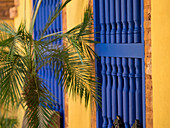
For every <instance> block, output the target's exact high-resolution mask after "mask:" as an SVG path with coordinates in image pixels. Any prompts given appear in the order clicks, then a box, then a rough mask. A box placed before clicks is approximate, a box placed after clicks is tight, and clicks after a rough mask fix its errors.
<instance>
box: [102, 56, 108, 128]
mask: <svg viewBox="0 0 170 128" xmlns="http://www.w3.org/2000/svg"><path fill="white" fill-rule="evenodd" d="M101 64H102V117H103V124H102V128H107V124H108V123H107V100H106V84H107V83H106V81H107V80H106V58H105V57H102V58H101Z"/></svg>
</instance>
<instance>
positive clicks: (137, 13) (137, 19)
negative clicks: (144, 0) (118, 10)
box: [133, 0, 141, 43]
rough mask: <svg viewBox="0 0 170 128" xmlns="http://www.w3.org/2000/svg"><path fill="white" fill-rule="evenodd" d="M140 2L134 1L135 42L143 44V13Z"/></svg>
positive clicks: (138, 0)
mask: <svg viewBox="0 0 170 128" xmlns="http://www.w3.org/2000/svg"><path fill="white" fill-rule="evenodd" d="M140 4H141V3H140V0H133V10H134V11H133V18H134V23H135V26H134V42H135V43H141V13H140V8H141V7H140Z"/></svg>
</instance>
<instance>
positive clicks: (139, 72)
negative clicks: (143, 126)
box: [135, 59, 142, 123]
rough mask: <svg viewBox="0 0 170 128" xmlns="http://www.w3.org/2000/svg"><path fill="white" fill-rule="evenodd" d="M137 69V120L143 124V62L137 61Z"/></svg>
mask: <svg viewBox="0 0 170 128" xmlns="http://www.w3.org/2000/svg"><path fill="white" fill-rule="evenodd" d="M135 68H136V74H135V77H136V119H138V120H139V121H140V123H142V62H141V59H135Z"/></svg>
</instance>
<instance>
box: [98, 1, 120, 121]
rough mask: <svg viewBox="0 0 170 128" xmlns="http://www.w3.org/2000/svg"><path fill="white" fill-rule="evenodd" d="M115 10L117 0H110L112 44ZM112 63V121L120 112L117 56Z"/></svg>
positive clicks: (113, 40) (114, 38)
mask: <svg viewBox="0 0 170 128" xmlns="http://www.w3.org/2000/svg"><path fill="white" fill-rule="evenodd" d="M115 11H116V10H115V0H110V23H111V26H112V29H111V44H115V43H116V18H115V15H116V14H115ZM96 49H98V48H96ZM96 51H97V50H96ZM106 51H107V50H106ZM104 56H105V55H104ZM111 65H112V121H114V120H115V119H116V116H117V114H118V108H117V65H116V58H115V57H111Z"/></svg>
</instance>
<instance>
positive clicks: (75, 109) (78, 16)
mask: <svg viewBox="0 0 170 128" xmlns="http://www.w3.org/2000/svg"><path fill="white" fill-rule="evenodd" d="M87 1H88V0H72V1H71V2H70V3H69V4H68V6H67V30H69V29H71V28H72V27H73V26H75V25H77V24H78V23H80V22H81V20H82V19H83V11H84V10H85V7H86V6H87ZM90 125H91V110H90V107H88V108H87V109H86V108H85V105H84V102H83V103H82V104H80V100H79V98H77V100H76V101H74V100H73V98H72V97H70V98H69V99H68V126H69V128H90Z"/></svg>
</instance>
